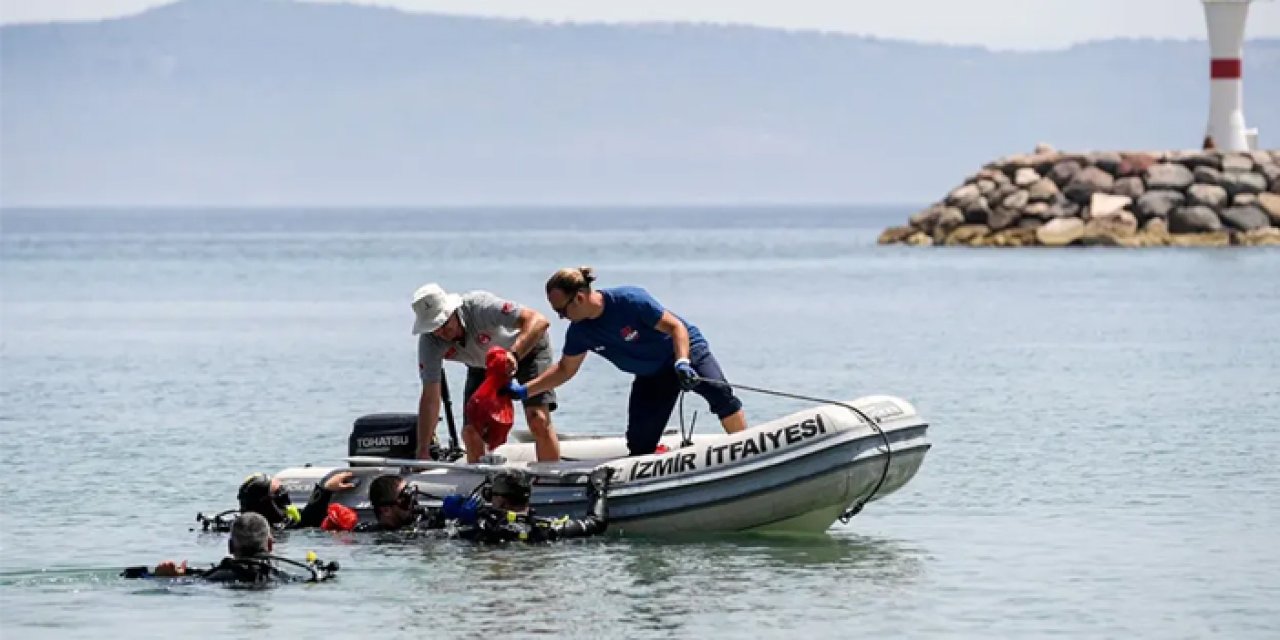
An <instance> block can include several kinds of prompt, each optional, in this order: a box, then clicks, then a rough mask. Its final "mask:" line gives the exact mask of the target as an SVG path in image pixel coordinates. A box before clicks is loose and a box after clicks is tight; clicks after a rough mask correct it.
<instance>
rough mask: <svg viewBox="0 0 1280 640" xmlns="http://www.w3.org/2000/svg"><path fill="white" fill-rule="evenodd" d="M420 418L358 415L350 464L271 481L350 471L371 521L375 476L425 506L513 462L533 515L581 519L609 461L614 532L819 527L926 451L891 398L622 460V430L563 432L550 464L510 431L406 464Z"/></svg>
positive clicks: (294, 483) (897, 484)
mask: <svg viewBox="0 0 1280 640" xmlns="http://www.w3.org/2000/svg"><path fill="white" fill-rule="evenodd" d="M416 425H417V417H416V416H415V415H414V414H372V415H369V416H363V417H361V418H360V419H358V420H357V421H356V424H355V428H354V430H353V432H352V434H351V438H350V443H349V448H348V452H349V454H350V455H349V457H347V458H346V462H347V464H348V465H349V466H347V467H315V466H310V465H308V466H304V467H293V468H288V469H285V470H283V471H281V472H280V473H278V474H277V475H276V477H277V478H278V479H279V480H281V482H282V484H283V486H284V487H286V488H287V489H288V491H289V493H290V496H291V499H292V500H293V501H294V502H295V503H297V504H301V503H303V502H305V501H306V499H307V496H308V494H309V493H310V492H311V489H312V487H314V486H315V484H316V482H318V481H320V480H322V479H323V478H324V477H326V476H327V475H328V474H330V473H333V472H335V471H339V470H341V471H352V472H354V473H355V475H356V478H357V488H356V489H355V490H352V491H348V492H343V493H339V494H337V495H335V496H334V500H335V501H337V502H341V503H343V504H346V505H347V506H349V507H352V508H354V509H356V511H357V512H358V513H360V515H361V518H368V519H372V511H371V508H370V505H369V502H368V495H367V490H365V487H366V486H367V484H368V482H367V481H368V480H371V479H372V478H373V477H376V476H378V475H382V474H388V473H391V474H398V475H403V476H404V477H406V478H407V479H408V480H409V481H410V482H411V483H412V484H413V485H414V486H415V487H416V489H417V490H418V491H419V492H420V493H421V494H422V495H423V496H424V501H425V502H427V503H428V504H429V503H430V502H431V500H432V499H440V498H442V497H443V496H446V495H448V494H451V493H464V494H467V493H471V492H472V491H474V490H476V489H477V487H479V486H480V485H481V484H482V483H484V482H485V481H486V478H487V477H488V475H489V474H490V473H492V472H494V471H496V470H498V469H500V468H503V467H520V468H523V469H526V470H527V471H529V472H530V473H532V474H533V475H534V477H535V483H534V491H533V495H532V498H531V507H532V508H533V509H534V510H535V512H536V513H538V514H539V515H547V516H559V515H570V516H573V517H581V516H583V515H584V514H585V513H586V510H587V499H586V491H585V489H586V478H587V475H588V474H589V473H590V472H591V471H592V470H593V469H596V468H597V467H599V466H601V465H607V466H609V467H611V468H612V469H613V474H612V480H611V482H610V485H609V515H610V518H609V530H610V532H612V533H621V534H623V535H628V534H642V535H654V534H657V535H661V534H673V533H703V532H733V531H782V532H802V533H815V532H822V531H825V530H827V529H828V528H830V527H831V525H832V524H834V523H835V522H836V521H837V520H842V521H847V520H848V519H849V518H850V517H852V516H853V515H855V514H857V513H858V512H859V511H860V510H861V509H862V507H863V506H864V505H866V504H867V503H868V502H871V501H873V500H879V499H881V498H884V497H885V496H888V495H890V494H892V493H893V492H895V491H897V490H898V489H899V488H901V487H902V486H903V485H905V484H906V483H907V482H908V481H909V480H911V478H912V477H913V476H915V474H916V472H917V471H918V470H919V469H920V465H921V464H922V463H923V462H924V456H925V453H927V452H928V451H929V448H930V443H929V440H928V437H927V433H926V431H927V430H928V424H927V423H926V422H925V421H924V420H923V419H922V418H921V417H920V415H918V414H917V412H916V409H915V407H913V406H912V405H911V404H910V403H908V402H907V401H905V400H902V399H899V398H895V397H892V396H867V397H863V398H859V399H857V400H853V401H850V402H833V403H829V404H822V405H818V406H816V407H813V408H810V409H806V410H802V411H797V412H795V413H792V414H790V415H787V416H784V417H781V418H778V419H776V420H772V421H769V422H765V423H762V424H758V425H755V426H753V427H750V428H748V429H746V430H745V431H742V432H740V433H735V434H724V433H718V434H708V435H697V436H692V437H685V436H683V435H681V434H680V433H679V432H677V431H675V430H668V431H667V432H666V433H665V434H664V436H663V439H662V444H661V445H660V446H659V448H658V452H657V453H653V454H650V455H645V456H636V457H627V445H626V440H625V439H624V438H622V437H620V436H616V437H602V436H586V437H583V436H578V437H574V436H564V435H562V436H561V443H560V447H561V456H562V457H563V458H564V459H563V460H562V461H560V462H555V463H542V462H537V461H536V455H535V451H534V443H533V439H532V437H531V436H530V434H529V433H528V432H527V431H525V432H515V433H513V441H511V442H508V443H507V444H504V445H502V446H501V447H499V448H497V449H496V450H494V451H493V452H492V453H491V454H489V455H487V456H485V458H483V459H482V460H481V463H480V464H465V463H463V462H439V461H431V460H414V459H412V452H414V451H416V438H415V436H414V434H415V433H416Z"/></svg>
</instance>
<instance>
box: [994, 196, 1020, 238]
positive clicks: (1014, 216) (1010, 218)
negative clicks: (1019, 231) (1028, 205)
mask: <svg viewBox="0 0 1280 640" xmlns="http://www.w3.org/2000/svg"><path fill="white" fill-rule="evenodd" d="M1023 193H1025V192H1023ZM1015 195H1016V194H1015ZM1010 197H1013V196H1010ZM1021 216H1022V211H1021V210H1020V209H1015V208H1012V207H1005V206H999V207H996V208H994V209H992V210H991V215H990V216H987V226H988V227H990V228H991V230H992V231H999V230H1001V229H1007V228H1009V227H1012V226H1013V225H1014V224H1016V223H1017V222H1018V218H1020V217H1021Z"/></svg>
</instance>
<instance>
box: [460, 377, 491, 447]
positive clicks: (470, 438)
mask: <svg viewBox="0 0 1280 640" xmlns="http://www.w3.org/2000/svg"><path fill="white" fill-rule="evenodd" d="M483 383H484V369H481V368H479V367H467V384H466V387H464V388H463V391H462V422H463V424H462V446H463V447H464V448H466V450H467V462H468V463H475V462H478V461H479V460H480V456H482V455H484V454H485V453H487V452H488V449H487V448H486V447H485V444H484V436H482V435H480V430H479V429H476V428H475V427H473V426H471V425H469V424H466V421H467V403H468V402H470V401H471V396H473V395H475V393H476V390H477V389H479V388H480V385H481V384H483Z"/></svg>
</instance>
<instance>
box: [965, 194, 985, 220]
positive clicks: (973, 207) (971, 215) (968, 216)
mask: <svg viewBox="0 0 1280 640" xmlns="http://www.w3.org/2000/svg"><path fill="white" fill-rule="evenodd" d="M960 211H961V212H963V213H964V220H965V222H968V223H971V224H986V223H987V216H990V215H991V206H990V205H989V204H987V199H986V198H985V197H984V196H978V199H977V200H973V201H971V202H970V203H969V204H968V206H965V207H960Z"/></svg>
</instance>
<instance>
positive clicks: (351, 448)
mask: <svg viewBox="0 0 1280 640" xmlns="http://www.w3.org/2000/svg"><path fill="white" fill-rule="evenodd" d="M417 454H418V414H416V413H374V414H370V415H367V416H360V417H359V418H356V422H355V425H354V426H352V428H351V439H350V441H349V442H348V443H347V455H351V456H381V457H384V458H413V457H415V456H417Z"/></svg>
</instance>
